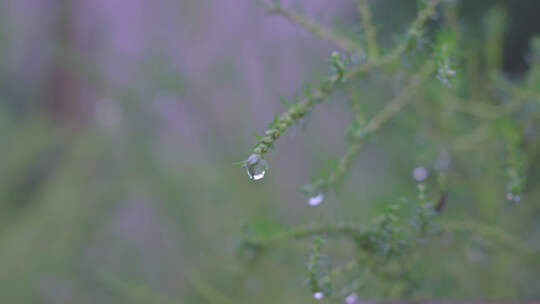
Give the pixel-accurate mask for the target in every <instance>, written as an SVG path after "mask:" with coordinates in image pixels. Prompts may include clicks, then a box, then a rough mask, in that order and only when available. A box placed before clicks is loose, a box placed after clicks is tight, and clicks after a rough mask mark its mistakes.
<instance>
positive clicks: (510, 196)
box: [506, 192, 514, 201]
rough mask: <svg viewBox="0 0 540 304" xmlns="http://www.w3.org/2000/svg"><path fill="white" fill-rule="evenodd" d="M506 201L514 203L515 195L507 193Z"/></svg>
mask: <svg viewBox="0 0 540 304" xmlns="http://www.w3.org/2000/svg"><path fill="white" fill-rule="evenodd" d="M506 199H507V200H509V201H513V200H514V194H512V193H510V192H508V193H506Z"/></svg>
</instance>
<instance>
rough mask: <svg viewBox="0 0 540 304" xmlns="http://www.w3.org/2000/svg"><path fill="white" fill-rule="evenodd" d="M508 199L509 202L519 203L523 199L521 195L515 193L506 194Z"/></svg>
mask: <svg viewBox="0 0 540 304" xmlns="http://www.w3.org/2000/svg"><path fill="white" fill-rule="evenodd" d="M506 199H507V200H509V201H514V202H516V203H517V202H519V201H521V199H522V197H521V195H520V194H513V193H510V192H508V193H506Z"/></svg>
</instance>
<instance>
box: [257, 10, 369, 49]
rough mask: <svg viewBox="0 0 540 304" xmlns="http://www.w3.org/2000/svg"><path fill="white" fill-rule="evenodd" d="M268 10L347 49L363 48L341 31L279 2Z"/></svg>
mask: <svg viewBox="0 0 540 304" xmlns="http://www.w3.org/2000/svg"><path fill="white" fill-rule="evenodd" d="M266 11H267V12H268V13H270V14H278V15H281V16H283V17H285V18H287V19H288V20H290V21H292V22H294V23H296V24H298V25H300V26H302V27H303V28H305V29H307V30H308V31H310V32H312V33H313V34H314V35H316V36H319V37H321V38H323V39H327V40H330V41H332V42H334V43H335V44H337V45H338V46H339V47H341V48H342V49H344V50H345V51H348V52H354V51H356V50H358V49H361V48H362V46H361V45H360V44H359V43H357V42H356V41H354V40H351V39H349V38H347V37H346V36H343V35H341V34H339V33H336V32H333V31H332V30H330V29H328V28H326V27H325V26H323V25H321V24H319V23H317V22H315V21H313V20H311V19H308V18H306V17H304V16H302V15H300V14H298V13H295V12H293V11H291V10H288V9H286V8H285V7H283V6H281V5H279V4H276V5H274V6H272V7H268V8H266Z"/></svg>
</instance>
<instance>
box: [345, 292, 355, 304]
mask: <svg viewBox="0 0 540 304" xmlns="http://www.w3.org/2000/svg"><path fill="white" fill-rule="evenodd" d="M356 300H358V295H357V294H356V293H355V292H353V293H351V294H350V295H348V296H347V297H346V298H345V303H347V304H354V303H356Z"/></svg>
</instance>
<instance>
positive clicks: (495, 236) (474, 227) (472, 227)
mask: <svg viewBox="0 0 540 304" xmlns="http://www.w3.org/2000/svg"><path fill="white" fill-rule="evenodd" d="M441 226H442V228H443V230H445V231H454V232H470V233H473V234H478V235H480V236H483V237H486V238H487V239H489V240H492V241H494V242H497V243H499V244H501V245H504V246H507V247H509V248H512V249H519V250H522V251H524V252H527V253H536V254H538V253H539V249H538V248H536V247H534V246H533V245H532V244H530V243H527V242H526V241H524V240H522V239H520V238H519V237H517V236H515V235H513V234H512V233H510V232H507V231H506V230H504V229H502V228H499V227H495V226H491V225H487V224H484V223H481V222H477V221H453V222H444V223H441Z"/></svg>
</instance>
